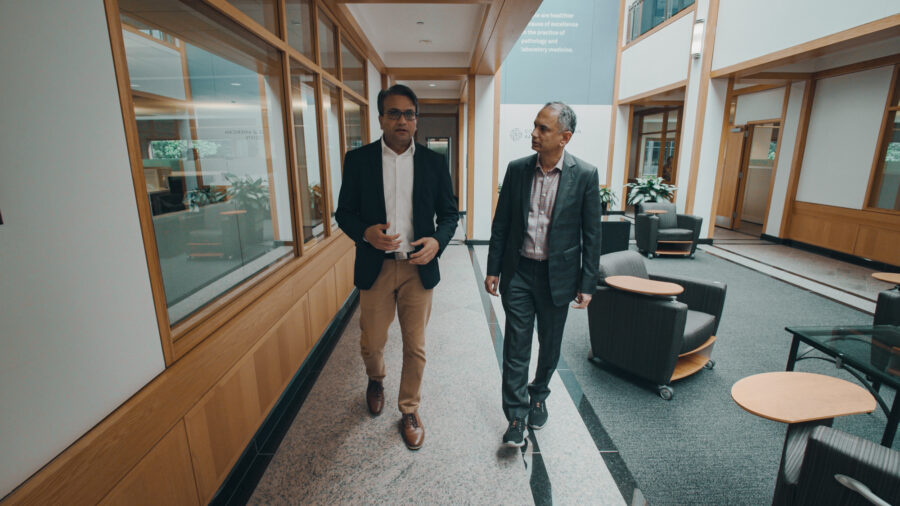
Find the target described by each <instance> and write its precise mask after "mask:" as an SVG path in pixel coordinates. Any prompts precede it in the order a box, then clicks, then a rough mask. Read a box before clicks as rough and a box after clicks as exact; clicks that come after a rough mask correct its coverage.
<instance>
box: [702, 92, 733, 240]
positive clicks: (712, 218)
mask: <svg viewBox="0 0 900 506" xmlns="http://www.w3.org/2000/svg"><path fill="white" fill-rule="evenodd" d="M734 99H735V98H734V78H733V77H729V78H728V91H727V92H725V110H724V111H723V112H722V132H721V134H720V135H719V156H718V157H717V158H716V179H715V183H714V184H713V197H712V207H711V208H710V213H709V224H708V225H707V227H708V228H707V235H708V236H709V237H713V236H714V235H715V230H716V216H717V214H718V210H719V209H718V208H719V194H720V193H721V191H722V179H723V178H724V177H725V167H724V165H725V149H726V144H727V140H728V132H729V130H731V126H732V125H731V121H730V117H731V101H732V100H734Z"/></svg>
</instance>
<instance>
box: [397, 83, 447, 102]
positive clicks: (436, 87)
mask: <svg viewBox="0 0 900 506" xmlns="http://www.w3.org/2000/svg"><path fill="white" fill-rule="evenodd" d="M397 83H398V84H403V85H406V86H409V87H410V88H412V90H413V91H415V92H416V96H418V97H419V98H458V97H459V89H460V82H459V81H437V80H429V81H419V80H416V81H413V80H405V79H398V80H397Z"/></svg>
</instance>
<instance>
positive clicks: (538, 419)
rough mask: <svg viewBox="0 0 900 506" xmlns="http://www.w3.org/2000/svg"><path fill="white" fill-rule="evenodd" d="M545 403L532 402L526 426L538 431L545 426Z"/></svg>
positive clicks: (546, 414) (546, 415)
mask: <svg viewBox="0 0 900 506" xmlns="http://www.w3.org/2000/svg"><path fill="white" fill-rule="evenodd" d="M548 416H550V415H549V414H548V413H547V401H546V400H544V401H537V402H535V401H532V402H531V409H530V410H529V411H528V426H529V427H531V428H532V429H534V430H540V429H541V428H542V427H543V426H544V425H546V424H547V417H548Z"/></svg>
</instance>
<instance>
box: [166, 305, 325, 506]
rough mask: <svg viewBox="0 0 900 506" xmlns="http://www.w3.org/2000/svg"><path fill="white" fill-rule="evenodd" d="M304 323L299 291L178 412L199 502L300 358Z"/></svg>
mask: <svg viewBox="0 0 900 506" xmlns="http://www.w3.org/2000/svg"><path fill="white" fill-rule="evenodd" d="M308 323H309V317H308V306H307V298H306V297H304V298H302V299H300V300H299V301H297V303H296V304H294V305H293V306H292V307H291V309H290V310H289V311H288V312H287V314H285V315H284V316H283V317H282V318H281V319H280V320H279V322H278V323H277V324H276V325H275V327H273V328H272V329H270V330H269V331H268V332H266V334H265V335H264V336H263V337H262V339H260V340H259V342H258V343H257V344H256V345H255V346H254V347H253V348H252V349H251V350H250V352H249V353H247V354H246V355H244V357H243V358H242V359H241V360H240V361H239V362H238V363H237V364H235V366H234V367H232V368H231V370H229V371H228V373H227V374H226V375H225V376H224V377H223V378H222V380H221V381H219V382H218V383H217V384H216V386H215V387H214V388H212V389H211V390H210V391H209V392H208V393H207V394H206V395H205V396H203V398H202V399H201V400H200V402H198V403H197V404H196V405H195V406H194V407H193V408H192V409H191V410H190V412H188V414H187V415H186V416H185V417H184V422H185V426H186V427H187V434H188V440H189V441H190V447H191V456H192V458H193V463H194V472H195V474H196V476H197V489H198V491H199V493H200V497H201V500H202V502H203V503H207V502H209V500H210V499H212V496H213V494H215V492H216V490H217V489H218V488H219V485H220V484H221V483H222V481H223V480H224V479H225V477H226V476H227V475H228V472H229V471H231V468H232V466H233V465H234V463H235V462H236V461H237V459H238V457H240V455H241V452H243V450H244V448H245V447H246V446H247V444H248V443H249V442H250V439H251V438H252V437H253V434H254V433H255V432H256V430H257V428H258V427H259V425H260V424H261V423H262V421H263V419H264V418H265V416H266V414H267V413H268V412H269V410H270V409H271V408H272V406H273V405H274V404H275V401H277V400H278V397H279V396H280V395H281V392H282V391H283V390H284V388H285V387H286V386H287V383H288V382H289V381H290V379H291V378H292V377H293V376H294V373H295V372H296V371H297V369H298V368H299V367H300V364H302V363H303V359H304V358H305V357H306V354H307V352H308V351H309V341H308V339H307V335H308V331H307V328H308V327H307V325H308Z"/></svg>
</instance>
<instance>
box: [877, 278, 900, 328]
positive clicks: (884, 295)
mask: <svg viewBox="0 0 900 506" xmlns="http://www.w3.org/2000/svg"><path fill="white" fill-rule="evenodd" d="M873 324H874V325H900V287H894V288H891V289H890V290H884V291H882V292H879V294H878V302H877V303H876V305H875V321H874V322H873Z"/></svg>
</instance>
